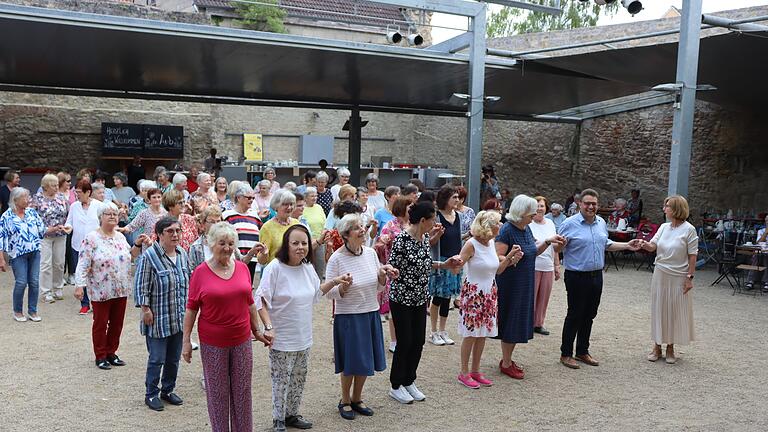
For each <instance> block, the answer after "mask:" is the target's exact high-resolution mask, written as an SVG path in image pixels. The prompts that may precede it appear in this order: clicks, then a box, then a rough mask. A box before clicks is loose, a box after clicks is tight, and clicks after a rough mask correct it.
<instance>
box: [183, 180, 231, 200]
mask: <svg viewBox="0 0 768 432" xmlns="http://www.w3.org/2000/svg"><path fill="white" fill-rule="evenodd" d="M220 179H223V177H219V179H217V180H216V182H217V183H216V190H215V191H214V185H213V178H212V177H211V175H210V174H208V173H199V174H198V175H197V179H196V180H197V190H196V191H195V193H193V194H192V195H191V196H190V198H192V197H201V198H204V199H205V200H206V201H208V204H209V205H214V204H219V202H220V200H219V196H218V193H219V189H218V181H219V180H220ZM223 183H224V185H226V184H227V179H224V182H223ZM224 190H225V191H226V187H225V188H224Z"/></svg>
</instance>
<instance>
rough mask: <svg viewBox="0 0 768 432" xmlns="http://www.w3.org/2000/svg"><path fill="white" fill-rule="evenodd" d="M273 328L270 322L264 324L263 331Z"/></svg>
mask: <svg viewBox="0 0 768 432" xmlns="http://www.w3.org/2000/svg"><path fill="white" fill-rule="evenodd" d="M273 328H274V327H272V324H269V325H265V326H264V331H270V330H272V329H273Z"/></svg>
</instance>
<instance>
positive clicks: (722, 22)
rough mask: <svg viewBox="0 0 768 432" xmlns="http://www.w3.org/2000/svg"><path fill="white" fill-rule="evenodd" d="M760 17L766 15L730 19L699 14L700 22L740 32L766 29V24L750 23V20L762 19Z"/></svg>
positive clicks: (767, 27)
mask: <svg viewBox="0 0 768 432" xmlns="http://www.w3.org/2000/svg"><path fill="white" fill-rule="evenodd" d="M760 18H766V19H768V17H756V18H750V19H748V20H746V21H745V20H732V19H728V18H722V17H719V16H715V15H706V14H705V15H702V16H701V22H702V23H704V24H709V25H711V26H714V27H723V28H727V29H728V30H733V31H740V32H764V31H768V26H764V25H760V24H750V21H753V20H754V21H764V20H763V19H760Z"/></svg>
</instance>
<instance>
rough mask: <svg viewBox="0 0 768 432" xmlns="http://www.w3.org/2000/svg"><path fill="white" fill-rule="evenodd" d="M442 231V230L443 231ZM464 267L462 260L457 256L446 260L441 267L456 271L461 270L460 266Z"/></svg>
mask: <svg viewBox="0 0 768 432" xmlns="http://www.w3.org/2000/svg"><path fill="white" fill-rule="evenodd" d="M443 231H444V229H443ZM463 265H464V260H463V259H461V257H460V256H459V255H454V256H452V257H450V258H448V259H447V260H446V261H445V262H444V263H443V266H444V267H446V268H449V269H458V268H461V266H463Z"/></svg>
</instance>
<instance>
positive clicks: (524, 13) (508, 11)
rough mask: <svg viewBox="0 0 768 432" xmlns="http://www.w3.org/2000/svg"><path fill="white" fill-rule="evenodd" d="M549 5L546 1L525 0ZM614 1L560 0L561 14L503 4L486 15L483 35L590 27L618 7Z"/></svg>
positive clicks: (548, 0)
mask: <svg viewBox="0 0 768 432" xmlns="http://www.w3.org/2000/svg"><path fill="white" fill-rule="evenodd" d="M529 3H539V4H543V5H547V6H550V5H551V4H552V2H551V1H550V0H529ZM619 4H620V2H618V1H616V2H614V3H611V4H607V5H602V6H600V5H597V4H596V3H595V2H594V1H592V0H590V1H586V2H582V1H579V0H560V8H561V9H562V10H563V13H562V14H560V15H550V14H546V13H543V12H533V11H529V10H525V9H520V8H513V7H504V8H502V9H501V10H499V11H498V12H492V13H491V14H490V16H489V18H488V26H487V29H486V34H487V36H488V37H489V38H494V37H504V36H511V35H513V34H520V33H537V32H545V31H550V30H564V29H572V28H581V27H594V26H595V25H597V20H598V19H599V18H600V16H602V15H606V16H612V15H613V14H615V13H616V12H617V11H618V10H619V8H620V5H619Z"/></svg>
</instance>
